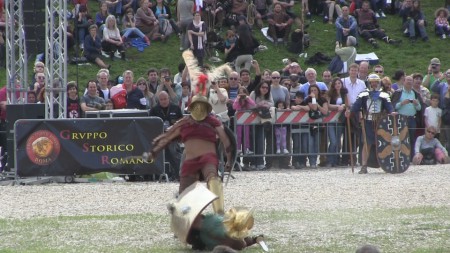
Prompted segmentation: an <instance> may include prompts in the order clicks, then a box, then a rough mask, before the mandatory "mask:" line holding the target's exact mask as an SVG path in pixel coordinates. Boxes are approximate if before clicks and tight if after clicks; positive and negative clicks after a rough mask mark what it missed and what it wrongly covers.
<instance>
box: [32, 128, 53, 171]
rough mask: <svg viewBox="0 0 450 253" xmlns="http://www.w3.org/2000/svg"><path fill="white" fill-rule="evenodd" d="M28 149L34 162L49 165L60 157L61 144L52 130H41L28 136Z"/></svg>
mask: <svg viewBox="0 0 450 253" xmlns="http://www.w3.org/2000/svg"><path fill="white" fill-rule="evenodd" d="M26 149H27V155H28V158H30V160H31V161H32V162H33V163H34V164H37V165H49V164H51V163H52V162H53V161H55V160H56V158H57V157H58V155H59V152H60V151H61V145H60V143H59V140H58V138H57V137H56V135H54V134H53V133H52V132H50V131H47V130H39V131H37V132H34V133H33V134H31V135H30V137H28V140H27V146H26Z"/></svg>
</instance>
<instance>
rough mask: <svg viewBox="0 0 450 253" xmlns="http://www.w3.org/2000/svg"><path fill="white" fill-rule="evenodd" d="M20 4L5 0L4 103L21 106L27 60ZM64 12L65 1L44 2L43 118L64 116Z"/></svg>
mask: <svg viewBox="0 0 450 253" xmlns="http://www.w3.org/2000/svg"><path fill="white" fill-rule="evenodd" d="M38 1H41V0H38ZM23 2H24V1H22V0H6V2H5V6H6V7H7V8H6V20H7V25H6V64H7V75H8V86H7V90H8V92H7V93H8V94H7V95H8V104H18V103H24V102H25V101H26V91H27V88H28V87H27V86H28V80H27V75H28V71H27V64H28V57H27V53H26V44H25V37H26V34H25V32H24V21H23V17H24V15H23V7H22V4H23ZM66 10H67V1H66V0H45V17H46V26H45V31H46V35H45V36H46V38H45V42H46V43H45V66H46V71H45V76H46V78H45V91H46V92H45V105H46V106H45V108H46V115H45V118H46V119H53V118H55V117H56V118H65V116H66V110H67V105H66V97H67V92H66V86H67V55H68V54H67V15H66ZM11 24H14V25H11ZM16 93H20V96H19V97H17V96H16V95H15V94H16ZM55 110H56V111H55Z"/></svg>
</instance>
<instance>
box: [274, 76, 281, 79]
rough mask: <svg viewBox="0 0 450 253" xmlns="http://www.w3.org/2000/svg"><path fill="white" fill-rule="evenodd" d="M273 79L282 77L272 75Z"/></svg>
mask: <svg viewBox="0 0 450 253" xmlns="http://www.w3.org/2000/svg"><path fill="white" fill-rule="evenodd" d="M272 79H280V77H279V76H272Z"/></svg>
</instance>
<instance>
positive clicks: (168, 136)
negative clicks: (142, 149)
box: [150, 117, 188, 157]
mask: <svg viewBox="0 0 450 253" xmlns="http://www.w3.org/2000/svg"><path fill="white" fill-rule="evenodd" d="M187 122H188V118H187V117H184V118H182V119H180V120H179V121H177V122H176V123H175V124H174V125H173V126H171V127H169V128H168V129H167V132H165V133H163V134H160V135H159V136H158V137H156V138H155V139H154V140H153V142H152V145H153V146H152V149H151V150H150V154H151V156H152V157H156V156H158V154H159V152H161V150H163V149H165V148H166V147H167V146H168V145H169V144H170V143H171V142H172V141H173V140H174V139H175V138H177V137H178V135H179V132H178V131H177V130H179V129H180V127H181V126H182V125H184V124H186V123H187Z"/></svg>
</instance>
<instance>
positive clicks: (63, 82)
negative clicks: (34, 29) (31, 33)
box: [45, 0, 68, 119]
mask: <svg viewBox="0 0 450 253" xmlns="http://www.w3.org/2000/svg"><path fill="white" fill-rule="evenodd" d="M45 6H46V11H45V18H46V21H47V22H46V27H45V31H46V38H45V42H46V43H45V66H46V73H45V75H46V83H45V90H46V92H45V109H46V115H45V118H46V119H53V118H54V117H57V118H65V117H66V111H67V103H66V100H67V91H66V87H67V55H68V53H67V15H66V10H67V1H66V0H46V5H45ZM54 105H57V112H55V111H54V110H55V109H56V108H55V107H54Z"/></svg>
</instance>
